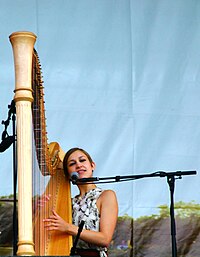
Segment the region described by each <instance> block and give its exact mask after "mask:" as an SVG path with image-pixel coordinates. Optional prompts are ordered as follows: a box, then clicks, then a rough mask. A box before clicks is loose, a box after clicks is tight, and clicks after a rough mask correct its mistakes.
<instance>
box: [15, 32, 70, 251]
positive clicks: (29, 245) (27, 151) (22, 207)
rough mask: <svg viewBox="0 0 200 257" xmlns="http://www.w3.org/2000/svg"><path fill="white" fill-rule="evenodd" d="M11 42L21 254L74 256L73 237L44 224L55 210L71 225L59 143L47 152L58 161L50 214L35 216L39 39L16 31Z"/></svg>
mask: <svg viewBox="0 0 200 257" xmlns="http://www.w3.org/2000/svg"><path fill="white" fill-rule="evenodd" d="M10 41H11V44H12V48H13V56H14V66H15V96H14V100H15V102H16V116H17V170H18V251H17V255H38V256H41V255H52V256H53V255H54V256H55V255H57V256H58V255H63V256H64V255H65V256H66V255H69V253H70V249H71V246H72V237H71V236H67V235H66V234H63V233H58V232H57V233H55V232H53V233H52V232H46V231H45V229H44V223H43V219H44V218H46V217H48V215H49V210H48V209H50V208H51V209H52V208H53V209H55V210H56V212H57V213H58V214H59V215H60V216H61V217H63V218H64V219H66V220H67V221H68V222H71V195H70V186H69V181H66V179H65V177H64V173H63V169H62V160H63V157H64V152H63V151H62V149H60V147H59V145H58V143H51V144H50V145H49V146H48V149H47V150H48V151H49V152H48V154H47V155H48V157H49V156H50V155H52V158H54V159H55V158H56V160H58V162H56V165H55V163H54V164H52V165H51V166H52V167H51V170H52V172H50V175H51V178H50V180H49V183H48V185H47V188H46V192H48V193H49V192H50V193H51V194H52V199H51V200H50V201H49V203H48V204H47V207H48V209H46V210H47V211H42V212H40V210H37V211H36V217H33V207H32V200H33V194H32V192H33V190H32V183H33V181H32V176H33V164H32V163H33V150H32V149H33V140H32V137H33V116H32V108H31V107H32V105H33V102H34V97H33V89H32V82H33V81H32V73H33V70H32V69H33V59H34V58H35V54H34V44H35V41H36V36H35V35H34V34H33V33H31V32H25V31H22V32H15V33H12V34H11V35H10ZM39 86H40V85H39ZM34 96H35V94H34ZM42 108H43V107H42ZM42 110H43V109H42ZM45 132H46V131H44V135H43V134H42V137H43V136H44V137H46V134H45ZM55 155H56V156H55ZM50 158H51V157H50ZM50 161H51V160H50ZM52 163H53V161H52ZM43 175H46V174H43ZM48 175H49V174H48ZM44 194H45V192H44ZM59 198H60V199H59Z"/></svg>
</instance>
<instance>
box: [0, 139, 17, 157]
mask: <svg viewBox="0 0 200 257" xmlns="http://www.w3.org/2000/svg"><path fill="white" fill-rule="evenodd" d="M14 140H15V138H14V136H7V137H6V138H4V139H3V140H2V142H1V143H0V152H1V153H2V152H4V151H5V150H7V149H8V148H9V147H10V146H11V145H12V143H13V142H14Z"/></svg>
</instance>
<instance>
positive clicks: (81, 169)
mask: <svg viewBox="0 0 200 257" xmlns="http://www.w3.org/2000/svg"><path fill="white" fill-rule="evenodd" d="M63 166H64V171H65V174H66V176H68V177H70V175H71V174H72V173H74V172H77V173H78V176H79V179H81V178H90V177H92V176H93V171H94V169H95V166H96V165H95V163H94V161H93V160H92V158H91V157H90V155H89V154H88V153H87V152H86V151H85V150H83V149H80V148H72V149H70V150H69V151H68V152H67V153H66V154H65V157H64V160H63ZM77 186H78V188H79V195H77V196H75V197H74V198H73V199H72V209H73V213H72V219H73V224H69V223H67V222H66V221H65V220H64V217H60V216H59V215H58V214H57V213H56V212H55V211H53V212H52V216H50V217H49V219H45V221H47V222H48V224H47V225H46V227H47V228H48V230H59V231H63V232H66V233H68V234H70V235H72V236H74V237H76V235H77V233H78V229H79V225H80V223H81V221H84V228H83V230H82V232H81V234H80V239H79V241H78V244H77V252H76V254H77V255H80V256H100V257H106V256H107V247H108V245H109V244H110V242H111V240H112V236H113V233H114V230H115V227H116V223H117V216H118V204H117V199H116V195H115V193H114V191H112V190H102V189H101V188H99V187H97V186H96V185H95V184H94V183H88V184H87V183H85V184H81V183H80V184H77Z"/></svg>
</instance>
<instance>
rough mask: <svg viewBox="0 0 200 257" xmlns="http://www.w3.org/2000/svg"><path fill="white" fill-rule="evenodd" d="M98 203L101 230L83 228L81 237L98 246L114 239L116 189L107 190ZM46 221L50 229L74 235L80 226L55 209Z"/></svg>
mask: <svg viewBox="0 0 200 257" xmlns="http://www.w3.org/2000/svg"><path fill="white" fill-rule="evenodd" d="M97 205H98V207H99V211H100V231H99V232H97V231H91V230H86V229H83V231H82V232H81V234H80V239H82V240H84V241H86V242H88V243H92V244H95V245H98V246H103V247H107V246H108V245H109V244H110V242H111V240H112V236H113V233H114V230H115V227H116V223H117V217H118V204H117V198H116V194H115V193H114V191H112V190H105V191H104V192H103V193H102V194H101V196H100V197H99V199H98V200H97ZM44 221H45V222H48V224H47V225H46V226H45V227H47V229H48V230H59V231H63V232H66V233H68V234H70V235H73V236H76V235H77V233H78V226H75V225H73V224H69V223H67V222H66V221H65V220H63V219H62V218H61V217H60V216H59V215H58V214H57V213H56V212H55V211H53V212H52V215H51V216H50V217H49V219H45V220H44Z"/></svg>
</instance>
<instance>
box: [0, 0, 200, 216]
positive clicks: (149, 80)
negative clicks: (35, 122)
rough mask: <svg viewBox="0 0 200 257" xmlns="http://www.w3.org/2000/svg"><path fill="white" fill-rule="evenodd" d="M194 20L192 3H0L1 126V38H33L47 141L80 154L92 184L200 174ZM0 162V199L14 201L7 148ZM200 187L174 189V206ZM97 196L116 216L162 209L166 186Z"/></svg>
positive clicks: (195, 179) (191, 180) (199, 6)
mask: <svg viewBox="0 0 200 257" xmlns="http://www.w3.org/2000/svg"><path fill="white" fill-rule="evenodd" d="M199 13H200V2H199V1H198V0H175V1H174V0H169V1H165V0H150V1H145V0H140V1H137V0H132V1H131V0H101V1H99V0H85V1H81V0H75V1H74V0H57V1H53V0H40V1H39V0H35V1H25V0H16V1H12V0H0V86H1V93H0V119H1V120H3V119H6V118H7V112H8V109H7V105H8V104H9V103H10V102H11V100H12V98H13V96H14V93H13V90H14V68H13V67H14V64H13V57H12V49H11V44H10V43H9V39H8V37H9V35H10V34H11V33H12V32H15V31H21V30H27V31H31V32H34V33H35V34H36V35H37V37H38V38H37V43H36V45H35V48H36V50H37V51H38V53H39V57H40V60H41V64H42V70H43V77H44V86H45V99H46V104H45V106H46V116H47V131H48V137H49V142H51V141H57V142H59V143H60V145H61V147H62V148H63V149H64V150H65V151H66V150H68V149H69V148H71V147H74V146H79V147H82V148H85V149H86V150H87V151H88V152H89V153H91V155H92V156H93V158H94V160H95V161H96V164H97V169H96V171H95V176H98V177H106V176H116V175H121V176H123V175H130V174H146V173H151V172H155V171H158V170H164V171H176V170H197V171H198V170H200V169H199V167H200V161H199V150H200V122H199V121H200V119H199V110H200V101H199V96H200V87H199V82H200V72H199V67H200V64H199V60H200V52H199V45H200V15H199ZM2 131H3V126H2ZM0 160H1V169H0V173H1V180H0V195H5V194H12V190H13V189H12V149H11V148H10V149H8V150H7V151H6V152H4V153H1V155H0ZM199 182H200V179H199V175H198V174H197V175H196V176H184V177H183V179H182V180H177V181H176V188H175V200H176V201H180V200H182V201H186V202H188V201H192V200H194V201H196V202H199V194H200V187H199ZM102 187H105V188H108V187H109V188H112V189H114V190H115V191H116V193H117V196H118V200H119V206H120V215H123V214H125V213H128V214H129V215H130V216H134V217H139V216H141V215H149V214H152V213H156V212H157V211H158V208H157V207H158V206H159V205H161V204H168V203H169V188H168V184H167V182H166V179H165V178H148V179H142V180H137V181H134V182H123V183H115V184H108V185H106V184H105V185H102ZM73 191H74V193H76V190H74V189H73Z"/></svg>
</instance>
